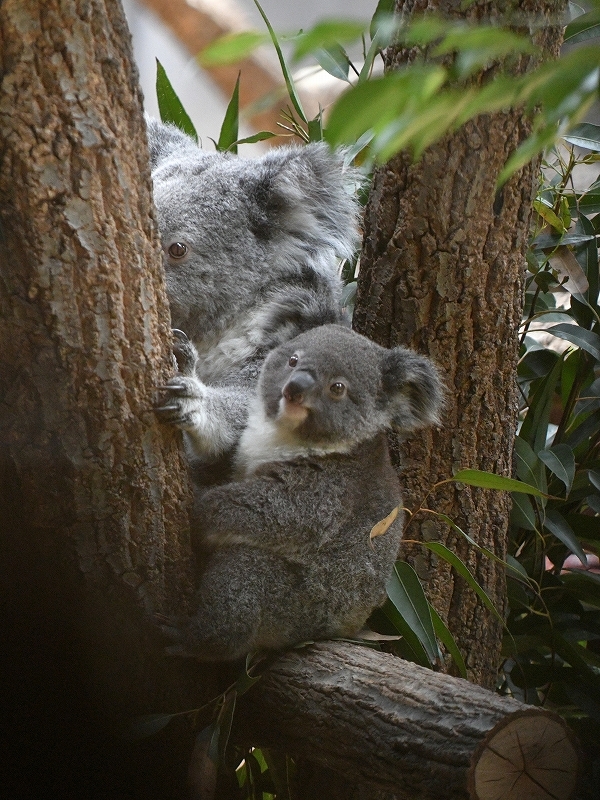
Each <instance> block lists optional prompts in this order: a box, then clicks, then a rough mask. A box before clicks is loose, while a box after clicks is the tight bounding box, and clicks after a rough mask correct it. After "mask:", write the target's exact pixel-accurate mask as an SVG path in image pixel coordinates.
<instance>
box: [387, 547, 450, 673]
mask: <svg viewBox="0 0 600 800" xmlns="http://www.w3.org/2000/svg"><path fill="white" fill-rule="evenodd" d="M386 591H387V596H388V598H389V599H390V601H391V602H392V603H393V605H394V606H395V608H396V609H397V610H398V612H399V613H400V614H401V615H402V617H403V618H404V620H405V621H406V623H407V625H408V626H409V627H410V629H411V631H412V632H413V633H414V635H415V636H416V637H417V638H418V640H419V642H420V643H421V645H422V646H423V648H424V649H425V651H426V653H427V657H428V659H429V661H430V662H431V663H432V664H436V663H438V662H439V661H440V660H441V653H440V649H439V647H438V644H437V640H436V638H435V631H434V629H433V622H432V619H431V611H430V606H429V603H428V601H427V598H426V597H425V593H424V592H423V587H422V586H421V582H420V581H419V578H418V576H417V573H416V572H415V571H414V569H413V568H412V567H411V566H410V564H407V563H406V562H405V561H397V562H396V564H395V566H394V572H393V573H392V576H391V577H390V579H389V581H388V582H387V585H386Z"/></svg>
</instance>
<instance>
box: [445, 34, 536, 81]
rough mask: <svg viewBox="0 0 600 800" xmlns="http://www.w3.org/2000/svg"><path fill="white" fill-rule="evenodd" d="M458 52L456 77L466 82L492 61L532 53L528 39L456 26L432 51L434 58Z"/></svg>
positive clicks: (516, 35)
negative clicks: (466, 78)
mask: <svg viewBox="0 0 600 800" xmlns="http://www.w3.org/2000/svg"><path fill="white" fill-rule="evenodd" d="M455 51H456V52H457V57H456V61H455V71H456V74H457V75H458V76H459V77H461V78H465V77H467V76H469V75H471V74H473V73H474V72H476V71H477V70H480V69H481V68H483V67H485V66H487V65H489V64H490V63H491V62H493V61H497V60H498V59H502V58H504V57H505V56H508V55H513V54H515V55H516V54H517V53H534V52H535V51H536V48H535V47H534V45H533V44H532V42H531V39H529V38H525V37H523V36H519V35H518V34H515V33H512V32H511V31H507V30H502V29H501V28H497V27H490V26H484V25H480V26H478V27H464V26H456V27H454V28H453V29H452V30H450V31H449V32H448V33H447V34H446V35H445V36H444V38H443V40H442V41H441V42H440V43H439V44H438V45H437V47H436V48H435V49H434V51H433V55H434V56H440V55H445V54H446V53H451V52H455Z"/></svg>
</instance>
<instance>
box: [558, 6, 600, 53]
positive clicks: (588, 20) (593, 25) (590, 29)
mask: <svg viewBox="0 0 600 800" xmlns="http://www.w3.org/2000/svg"><path fill="white" fill-rule="evenodd" d="M598 36H600V9H598V8H595V9H594V10H593V11H589V12H588V13H587V14H582V15H581V16H579V17H576V18H575V19H574V20H573V21H572V22H570V23H569V24H568V25H567V27H566V29H565V38H564V42H569V43H570V44H575V43H576V42H584V41H587V40H588V39H596V38H598Z"/></svg>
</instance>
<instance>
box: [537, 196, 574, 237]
mask: <svg viewBox="0 0 600 800" xmlns="http://www.w3.org/2000/svg"><path fill="white" fill-rule="evenodd" d="M533 208H534V209H535V211H537V213H538V214H539V215H540V217H542V218H543V219H544V220H545V221H546V222H547V223H548V225H550V226H551V227H552V228H554V229H555V230H556V231H558V232H559V233H566V230H567V229H566V228H565V226H564V224H563V221H562V220H561V219H560V217H559V216H558V215H557V214H556V213H555V212H554V210H553V209H552V208H550V207H549V206H548V205H547V204H546V203H544V201H543V200H534V201H533Z"/></svg>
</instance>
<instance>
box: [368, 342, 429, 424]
mask: <svg viewBox="0 0 600 800" xmlns="http://www.w3.org/2000/svg"><path fill="white" fill-rule="evenodd" d="M443 401H444V391H443V385H442V381H441V379H440V376H439V373H438V371H437V369H436V368H435V366H434V365H433V363H432V362H431V361H430V360H429V359H428V358H424V357H423V356H420V355H418V354H417V353H414V352H412V351H411V350H407V349H406V348H404V347H395V348H394V349H393V350H386V351H385V353H384V355H383V360H382V396H381V402H382V404H383V407H384V409H385V411H386V412H387V413H388V414H389V419H390V426H391V427H392V428H393V429H394V430H396V431H398V432H400V433H403V432H410V431H414V430H416V429H417V428H422V427H425V426H426V425H434V424H436V423H438V422H439V416H438V415H439V412H440V410H441V408H442V405H443Z"/></svg>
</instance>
